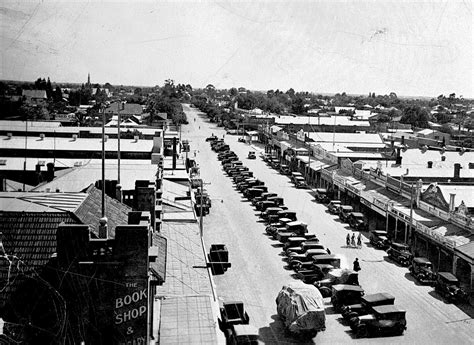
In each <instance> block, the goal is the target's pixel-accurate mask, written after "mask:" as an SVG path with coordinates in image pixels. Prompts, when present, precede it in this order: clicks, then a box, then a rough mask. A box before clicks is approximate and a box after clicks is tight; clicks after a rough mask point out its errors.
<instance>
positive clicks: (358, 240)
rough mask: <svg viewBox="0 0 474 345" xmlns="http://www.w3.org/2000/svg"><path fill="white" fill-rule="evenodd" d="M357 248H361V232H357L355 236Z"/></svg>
mask: <svg viewBox="0 0 474 345" xmlns="http://www.w3.org/2000/svg"><path fill="white" fill-rule="evenodd" d="M357 248H359V249H360V248H362V234H361V233H360V232H359V236H357Z"/></svg>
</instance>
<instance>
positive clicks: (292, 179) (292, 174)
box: [290, 171, 303, 183]
mask: <svg viewBox="0 0 474 345" xmlns="http://www.w3.org/2000/svg"><path fill="white" fill-rule="evenodd" d="M299 177H303V174H302V173H300V172H298V171H293V172H292V173H291V177H290V179H291V182H293V183H295V179H297V178H299Z"/></svg>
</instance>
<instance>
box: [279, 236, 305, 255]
mask: <svg viewBox="0 0 474 345" xmlns="http://www.w3.org/2000/svg"><path fill="white" fill-rule="evenodd" d="M305 242H306V237H301V236H295V237H291V238H289V239H288V241H286V243H285V244H284V246H283V251H284V252H285V253H286V250H287V249H289V248H296V247H300V246H301V245H302V244H303V243H305Z"/></svg>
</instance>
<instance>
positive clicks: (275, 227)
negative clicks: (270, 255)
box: [265, 218, 292, 237]
mask: <svg viewBox="0 0 474 345" xmlns="http://www.w3.org/2000/svg"><path fill="white" fill-rule="evenodd" d="M290 222H292V220H291V219H288V218H280V219H279V220H278V221H277V222H275V223H271V224H269V225H267V227H266V228H265V232H266V233H267V234H268V235H269V236H272V237H273V236H274V235H275V232H278V231H286V224H288V223H290Z"/></svg>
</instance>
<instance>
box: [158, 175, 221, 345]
mask: <svg viewBox="0 0 474 345" xmlns="http://www.w3.org/2000/svg"><path fill="white" fill-rule="evenodd" d="M185 195H186V194H185V190H183V186H182V185H178V184H176V183H174V182H171V181H164V184H163V197H164V198H165V199H169V200H174V198H175V197H176V196H185ZM186 203H187V208H188V209H187V210H182V207H183V205H186ZM179 204H180V207H179V208H180V210H179V213H180V214H181V216H180V217H179V219H177V217H175V216H172V217H168V220H167V217H166V212H168V213H170V214H177V213H178V212H177V211H174V210H172V209H168V210H167V209H164V211H163V212H164V217H163V224H162V230H161V235H163V236H165V237H166V238H167V240H168V250H167V264H166V281H165V283H164V284H163V285H162V286H158V287H157V291H156V295H155V299H159V302H158V303H157V304H158V306H159V308H160V310H156V311H155V312H156V313H160V328H159V335H158V339H159V340H158V342H157V343H159V344H220V343H225V339H224V337H223V334H222V332H221V331H220V330H219V327H218V324H217V317H218V313H219V305H218V301H217V300H216V301H215V300H214V297H213V283H212V276H211V274H210V272H209V269H208V268H207V267H206V260H205V256H204V255H205V254H204V251H203V243H202V242H201V236H200V231H199V224H198V222H197V220H196V217H195V214H194V212H193V209H192V205H191V201H180V202H179ZM170 207H171V208H172V206H170ZM154 336H156V335H155V334H154Z"/></svg>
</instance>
